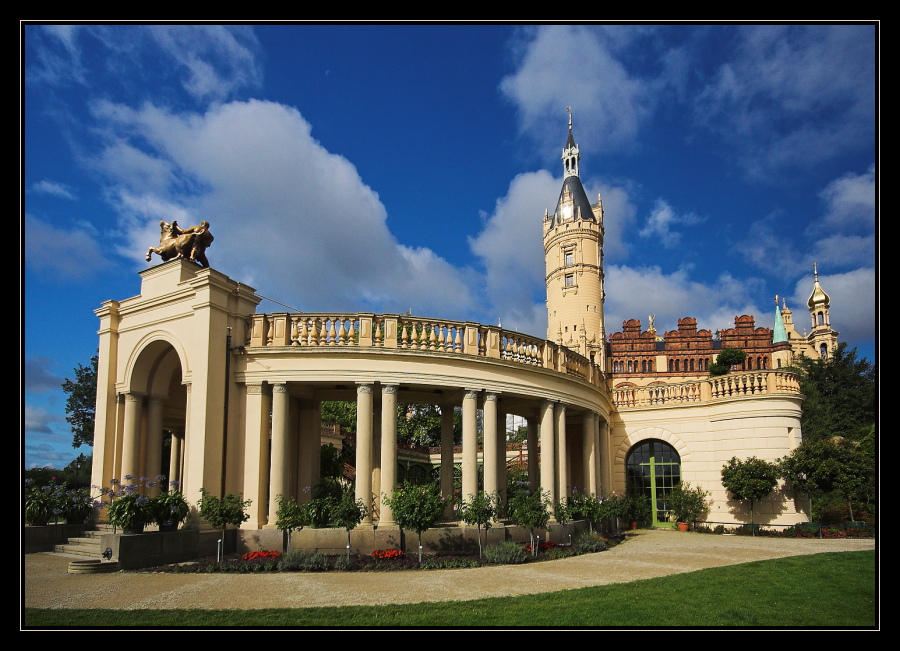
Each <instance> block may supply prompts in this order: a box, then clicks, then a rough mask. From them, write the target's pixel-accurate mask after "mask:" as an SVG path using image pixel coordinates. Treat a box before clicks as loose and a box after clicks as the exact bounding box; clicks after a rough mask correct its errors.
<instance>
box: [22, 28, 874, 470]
mask: <svg viewBox="0 0 900 651" xmlns="http://www.w3.org/2000/svg"><path fill="white" fill-rule="evenodd" d="M22 35H23V51H24V59H23V67H22V70H23V85H22V89H23V98H24V102H23V114H22V115H23V123H22V124H23V126H22V133H23V136H24V141H23V142H24V157H23V161H24V168H23V172H24V173H23V175H22V189H23V194H22V196H23V198H24V203H23V210H22V213H23V221H22V224H23V231H22V232H23V235H24V244H25V247H24V251H25V255H24V264H23V265H22V277H23V285H22V287H23V307H24V310H23V315H24V319H23V322H24V331H23V335H24V336H23V339H24V359H23V366H24V378H25V385H24V388H25V391H24V410H23V411H24V417H23V421H24V431H25V436H24V448H23V450H24V462H25V466H26V467H31V466H34V465H46V464H50V465H53V466H55V467H62V466H65V465H66V464H67V463H69V461H71V459H72V458H74V457H75V456H76V455H77V454H78V452H79V451H84V452H85V453H89V452H90V449H89V448H85V449H84V450H75V449H73V448H72V446H71V440H72V435H71V431H70V428H69V426H68V424H67V423H66V422H65V408H64V407H65V394H64V393H63V392H62V390H61V388H60V384H61V383H62V381H63V379H64V378H66V377H74V376H73V371H72V369H73V368H74V367H75V366H76V365H77V364H79V363H84V364H86V363H87V362H88V360H89V359H90V357H91V355H92V354H94V352H95V351H96V348H97V341H98V339H97V327H98V321H97V318H96V316H95V315H94V313H93V310H95V309H96V308H98V307H99V306H100V304H101V303H102V302H103V301H105V300H108V299H117V300H121V299H125V298H128V297H131V296H134V295H136V294H137V293H138V292H139V290H140V283H139V277H138V275H137V272H138V271H140V270H141V269H145V268H147V267H148V266H150V264H157V263H158V258H154V261H153V262H152V263H150V264H148V263H146V262H145V261H144V254H145V253H146V250H147V247H149V246H151V245H155V244H156V243H157V242H158V241H159V221H160V220H162V219H164V220H166V221H171V220H172V219H177V220H178V222H179V223H180V224H181V225H183V226H187V225H193V224H197V223H199V222H200V221H201V220H204V219H205V220H207V221H209V222H210V225H211V230H212V232H213V233H214V235H215V238H216V240H215V243H214V245H213V246H212V247H211V248H210V249H209V251H208V252H207V254H208V256H209V259H210V262H211V264H212V266H213V268H215V269H217V270H219V271H221V272H223V273H226V274H228V275H229V276H231V277H232V278H234V279H236V280H239V281H241V282H244V283H246V284H249V285H251V286H253V287H255V288H256V289H257V290H258V291H259V293H260V294H262V295H264V296H267V297H270V298H272V299H275V300H276V301H280V302H283V303H286V304H288V305H291V306H294V307H296V308H298V309H300V310H303V311H324V310H342V311H354V312H355V311H374V312H404V311H406V310H407V309H411V310H412V311H413V314H416V315H421V316H435V317H441V318H448V319H466V320H474V321H480V322H485V323H497V322H501V323H502V325H503V326H504V327H507V328H516V329H519V330H520V331H524V332H529V333H532V334H536V335H540V336H544V335H545V333H546V313H545V307H544V285H543V275H544V267H543V251H542V245H541V220H542V218H543V214H544V210H545V209H550V210H552V209H553V208H554V207H555V204H556V199H557V196H558V193H559V188H560V185H561V182H562V167H561V161H560V154H561V151H562V147H563V145H564V144H565V138H566V128H567V114H566V107H567V106H571V107H572V112H573V121H574V134H575V139H576V141H577V142H578V144H579V147H580V149H581V156H582V159H581V168H580V169H581V178H582V182H583V183H584V185H585V188H586V189H587V192H588V196H589V197H591V199H592V200H595V198H596V196H597V194H598V192H599V193H600V194H601V195H602V197H603V202H604V207H605V211H606V216H605V224H606V244H605V262H606V278H607V280H606V291H607V299H606V316H607V319H606V323H607V331H608V333H610V334H611V333H613V332H617V331H619V330H621V324H622V321H623V320H625V319H629V318H639V319H641V320H642V322H643V323H644V324H645V325H646V323H647V316H648V315H650V314H654V315H655V316H656V321H655V323H656V327H657V329H658V330H660V331H665V330H670V329H675V328H676V327H677V324H676V321H677V319H678V318H680V317H683V316H695V317H697V319H698V321H699V325H700V327H705V328H709V329H712V330H717V329H720V328H723V327H726V326H728V325H730V324H732V323H733V319H734V317H735V316H736V315H740V314H753V315H755V316H756V322H757V324H758V325H763V326H767V327H771V326H772V315H773V312H774V303H773V300H774V296H775V295H776V294H778V295H779V296H785V297H786V298H787V303H788V307H790V308H791V309H792V310H793V311H794V322H795V323H796V324H798V328H799V329H801V331H802V329H803V328H808V323H809V321H808V312H807V311H806V309H805V304H806V300H807V298H808V297H809V294H810V291H811V289H812V282H813V280H812V270H813V262H818V264H819V272H820V275H819V277H820V281H821V283H822V285H823V287H824V289H825V290H826V291H827V292H828V293H829V294H830V295H831V297H832V309H831V316H832V325H833V326H834V328H835V329H836V330H838V331H840V333H841V337H840V338H841V340H843V341H847V342H849V344H850V345H851V346H856V347H858V349H859V352H860V354H861V355H863V356H866V357H868V358H869V359H872V360H874V359H875V336H876V327H875V324H876V261H875V250H876V240H875V225H876V212H875V206H876V185H875V181H876V178H877V177H876V169H875V156H876V138H877V135H876V130H875V127H876V110H877V105H876V94H875V89H876V84H877V82H878V77H877V73H876V61H877V52H876V48H877V46H878V45H877V42H876V27H874V26H872V25H861V24H857V25H824V24H818V25H751V26H744V25H701V26H689V25H662V26H659V25H613V26H584V25H578V26H569V25H553V26H528V27H519V26H511V25H479V26H468V25H464V26H463V25H449V26H433V25H426V26H422V25H419V26H373V25H355V26H347V25H336V26H298V25H252V26H228V27H223V26H216V25H189V26H188V25H177V26H174V25H158V26H140V25H127V26H125V25H107V26H91V25H67V26H56V25H25V26H24V27H23V32H22ZM259 309H260V310H262V311H282V310H283V309H284V308H282V307H281V306H280V305H276V304H274V303H271V302H268V301H263V303H262V304H261V305H260V308H259Z"/></svg>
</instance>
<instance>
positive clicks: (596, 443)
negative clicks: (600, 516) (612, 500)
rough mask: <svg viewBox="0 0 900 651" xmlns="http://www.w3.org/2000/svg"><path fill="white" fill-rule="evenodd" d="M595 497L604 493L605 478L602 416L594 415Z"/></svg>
mask: <svg viewBox="0 0 900 651" xmlns="http://www.w3.org/2000/svg"><path fill="white" fill-rule="evenodd" d="M593 438H594V483H593V491H594V495H600V494H601V492H602V486H601V483H600V482H601V478H602V477H603V469H602V465H601V463H602V462H601V455H602V449H601V447H600V414H594V432H593Z"/></svg>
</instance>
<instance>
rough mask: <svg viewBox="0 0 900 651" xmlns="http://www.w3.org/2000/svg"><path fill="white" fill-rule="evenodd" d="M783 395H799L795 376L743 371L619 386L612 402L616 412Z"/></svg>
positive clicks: (782, 372)
mask: <svg viewBox="0 0 900 651" xmlns="http://www.w3.org/2000/svg"><path fill="white" fill-rule="evenodd" d="M785 393H787V394H793V395H800V384H799V382H798V381H797V375H796V374H795V373H790V372H788V371H777V370H775V371H746V372H741V373H730V374H728V375H722V376H719V377H714V378H704V379H702V380H691V381H689V382H679V383H677V384H654V385H650V386H645V387H620V388H617V389H614V390H613V401H614V402H615V404H616V406H617V407H618V408H619V409H630V408H637V407H656V406H661V405H673V406H675V405H684V404H687V403H701V402H709V401H711V400H719V399H725V398H740V397H743V396H758V395H766V394H768V395H774V394H785Z"/></svg>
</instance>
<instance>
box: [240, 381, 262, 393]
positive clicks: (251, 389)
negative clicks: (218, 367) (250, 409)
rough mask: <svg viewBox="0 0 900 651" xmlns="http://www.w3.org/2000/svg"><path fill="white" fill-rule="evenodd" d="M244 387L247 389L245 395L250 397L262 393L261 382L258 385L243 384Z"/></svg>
mask: <svg viewBox="0 0 900 651" xmlns="http://www.w3.org/2000/svg"><path fill="white" fill-rule="evenodd" d="M244 386H246V387H247V393H248V394H250V395H255V396H258V395H261V394H262V392H263V385H262V382H260V383H258V384H245V385H244Z"/></svg>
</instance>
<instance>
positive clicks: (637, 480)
mask: <svg viewBox="0 0 900 651" xmlns="http://www.w3.org/2000/svg"><path fill="white" fill-rule="evenodd" d="M625 478H626V486H627V490H628V493H629V494H631V495H640V494H644V495H646V496H647V497H649V498H650V505H651V512H652V523H651V524H652V525H653V526H655V527H670V526H673V525H674V523H671V522H669V521H668V513H669V505H668V503H667V497H668V495H669V493H671V492H672V489H673V488H675V486H676V485H677V484H678V482H680V481H681V457H680V456H679V454H678V452H676V451H675V448H674V447H672V446H671V445H669V444H668V443H666V442H665V441H660V440H658V439H650V440H647V441H641V442H640V443H638V444H636V445H635V446H634V447H633V448H631V450H629V452H628V455H627V456H626V458H625Z"/></svg>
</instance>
